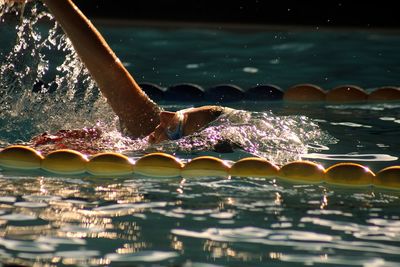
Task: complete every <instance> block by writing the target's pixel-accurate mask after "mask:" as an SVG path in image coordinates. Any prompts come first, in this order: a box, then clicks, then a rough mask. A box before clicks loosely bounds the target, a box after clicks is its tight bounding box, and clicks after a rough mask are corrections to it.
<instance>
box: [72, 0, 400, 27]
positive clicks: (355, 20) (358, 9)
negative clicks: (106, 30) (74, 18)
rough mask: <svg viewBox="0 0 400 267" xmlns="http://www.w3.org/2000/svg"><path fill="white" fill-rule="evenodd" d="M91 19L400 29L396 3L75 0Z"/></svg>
mask: <svg viewBox="0 0 400 267" xmlns="http://www.w3.org/2000/svg"><path fill="white" fill-rule="evenodd" d="M75 2H76V3H77V4H78V6H79V7H80V8H81V9H82V10H83V11H84V12H85V13H86V14H87V15H89V16H90V17H97V18H98V17H102V18H118V19H121V18H124V19H131V20H132V19H133V20H169V21H202V22H235V23H243V24H253V23H257V24H285V25H313V26H341V27H349V26H358V27H366V28H374V27H399V26H400V20H399V19H398V12H397V9H396V8H395V3H396V2H395V1H372V2H365V1H364V2H358V1H293V0H284V1H261V0H251V1H248V0H231V1H212V0H203V1H196V0H187V1H182V0H169V1H135V3H134V7H131V6H130V5H128V4H127V2H126V1H121V0H116V1H105V0H94V1H85V0H77V1H75Z"/></svg>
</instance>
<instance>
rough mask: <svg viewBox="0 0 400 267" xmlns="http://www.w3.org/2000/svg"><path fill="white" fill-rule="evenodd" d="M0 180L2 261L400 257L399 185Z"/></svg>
mask: <svg viewBox="0 0 400 267" xmlns="http://www.w3.org/2000/svg"><path fill="white" fill-rule="evenodd" d="M0 187H1V188H2V190H1V191H0V208H1V211H2V214H0V233H1V236H0V257H1V258H2V260H5V261H14V262H15V261H17V262H19V263H22V264H24V263H25V264H28V263H29V259H31V260H32V259H34V261H37V262H42V263H45V262H47V263H50V262H53V263H63V264H73V265H74V264H96V265H97V264H99V265H101V264H109V263H111V264H112V263H114V264H116V263H123V262H163V263H165V264H166V265H169V264H172V263H176V264H186V265H187V264H188V260H189V259H190V260H191V261H193V262H198V263H201V262H202V263H215V264H217V265H221V266H224V265H225V264H226V262H227V261H229V262H231V263H245V262H246V263H247V264H251V265H252V266H257V265H260V266H262V265H263V263H262V262H264V263H265V262H271V263H272V262H275V263H277V264H278V263H281V264H282V266H284V264H285V262H293V263H301V262H303V261H307V262H313V263H315V264H317V263H318V264H323V263H326V264H328V263H329V264H332V263H334V264H343V265H362V264H368V263H371V262H374V261H380V262H382V263H384V264H385V266H386V264H387V265H389V266H390V264H391V262H395V261H398V260H399V257H398V255H399V253H400V248H399V247H398V242H399V241H400V240H399V236H400V235H399V232H400V225H399V223H398V219H399V216H398V213H396V212H395V211H396V210H397V206H398V203H399V194H398V193H397V192H396V191H382V190H378V189H374V188H372V187H371V188H369V187H368V188H363V189H348V188H345V187H334V186H328V185H325V184H320V185H295V184H290V183H285V182H281V181H274V180H265V179H257V178H246V179H239V178H232V179H230V180H229V179H224V180H220V179H215V178H199V179H194V180H187V181H185V183H184V184H183V185H182V183H181V181H180V180H179V179H175V180H174V179H171V180H163V181H159V180H156V179H151V178H142V177H132V178H130V177H127V178H125V179H117V178H116V179H94V178H85V177H82V178H77V179H73V178H67V177H65V178H64V177H41V176H38V177H24V176H14V175H12V174H7V173H6V174H5V175H4V176H3V178H1V179H0ZM178 188H180V189H181V191H178V190H177V189H178ZM306 255H307V256H306ZM346 255H347V256H346ZM28 265H29V264H28ZM278 265H279V264H278ZM187 266H190V265H187Z"/></svg>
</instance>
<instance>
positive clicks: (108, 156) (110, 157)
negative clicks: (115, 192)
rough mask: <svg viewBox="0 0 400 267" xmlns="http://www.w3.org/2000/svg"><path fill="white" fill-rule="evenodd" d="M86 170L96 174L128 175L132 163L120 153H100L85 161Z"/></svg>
mask: <svg viewBox="0 0 400 267" xmlns="http://www.w3.org/2000/svg"><path fill="white" fill-rule="evenodd" d="M86 171H87V172H88V173H90V174H92V175H98V176H108V175H111V176H116V175H129V174H132V173H133V163H132V162H131V161H130V160H129V158H128V157H127V156H124V155H122V154H118V153H112V152H108V153H100V154H97V155H94V156H93V157H92V158H90V160H89V162H87V163H86Z"/></svg>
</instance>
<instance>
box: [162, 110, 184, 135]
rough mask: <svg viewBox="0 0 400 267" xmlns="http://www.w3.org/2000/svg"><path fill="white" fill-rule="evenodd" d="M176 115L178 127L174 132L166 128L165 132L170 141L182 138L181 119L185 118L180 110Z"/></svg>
mask: <svg viewBox="0 0 400 267" xmlns="http://www.w3.org/2000/svg"><path fill="white" fill-rule="evenodd" d="M176 115H177V116H178V125H177V126H176V128H175V129H174V130H170V129H168V128H167V129H166V130H165V134H166V135H167V136H168V138H169V139H170V140H178V139H180V138H182V136H183V119H184V118H185V116H184V115H183V112H182V111H181V110H180V111H177V112H176Z"/></svg>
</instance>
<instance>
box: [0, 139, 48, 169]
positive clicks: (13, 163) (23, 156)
mask: <svg viewBox="0 0 400 267" xmlns="http://www.w3.org/2000/svg"><path fill="white" fill-rule="evenodd" d="M42 160H43V157H42V155H40V153H39V152H37V151H36V150H34V149H33V148H30V147H26V146H18V145H15V146H9V147H7V148H5V149H3V150H2V151H0V166H1V167H3V168H7V169H20V170H35V169H40V164H41V162H42Z"/></svg>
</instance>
